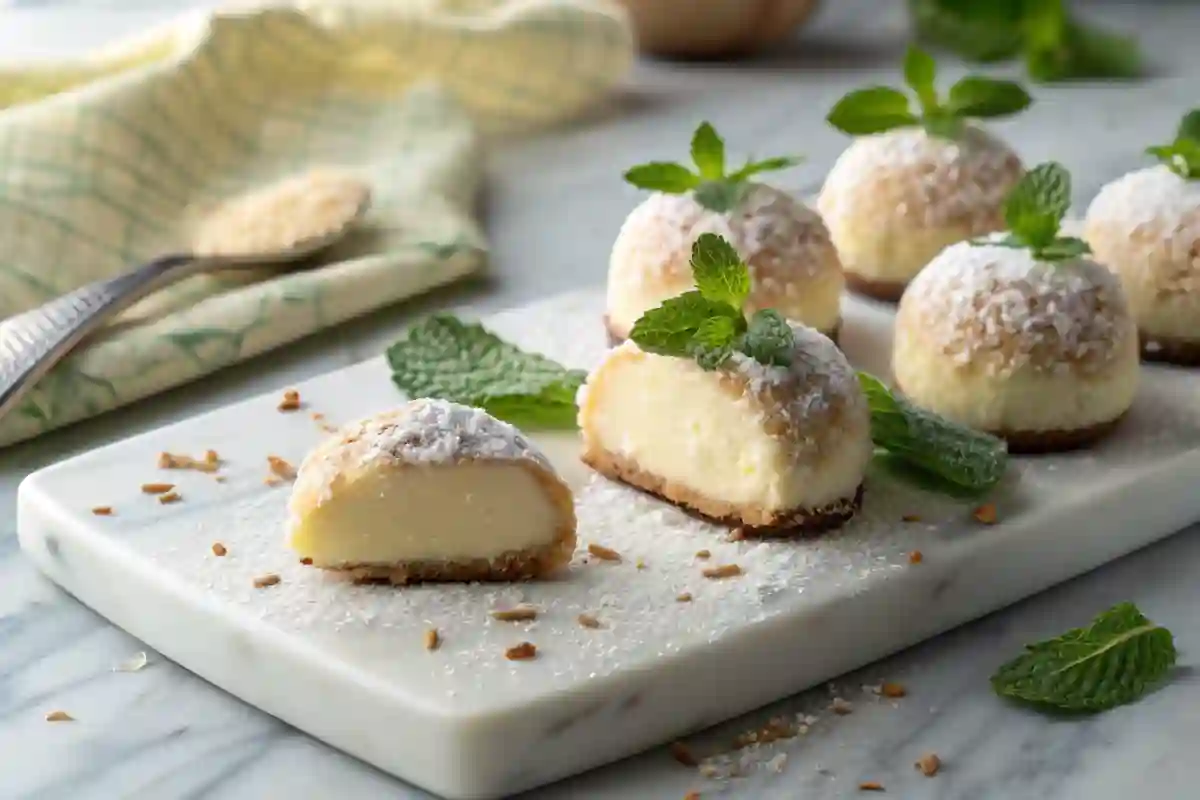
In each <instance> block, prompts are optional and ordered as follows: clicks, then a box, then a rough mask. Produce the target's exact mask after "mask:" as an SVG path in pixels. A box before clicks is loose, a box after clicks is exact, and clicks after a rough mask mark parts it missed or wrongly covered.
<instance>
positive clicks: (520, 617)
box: [490, 603, 538, 622]
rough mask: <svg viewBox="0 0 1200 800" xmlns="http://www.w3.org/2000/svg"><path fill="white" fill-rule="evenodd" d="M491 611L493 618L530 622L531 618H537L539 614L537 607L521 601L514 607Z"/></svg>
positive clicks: (502, 620)
mask: <svg viewBox="0 0 1200 800" xmlns="http://www.w3.org/2000/svg"><path fill="white" fill-rule="evenodd" d="M490 613H491V616H492V619H496V620H500V621H501V622H528V621H529V620H531V619H537V616H538V610H537V608H536V607H534V606H531V605H529V604H527V603H521V604H519V605H515V606H513V607H512V608H499V609H494V610H492V611H491V612H490Z"/></svg>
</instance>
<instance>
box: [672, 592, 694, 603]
mask: <svg viewBox="0 0 1200 800" xmlns="http://www.w3.org/2000/svg"><path fill="white" fill-rule="evenodd" d="M675 602H676V603H690V602H692V593H691V592H680V593H679V594H677V595H675Z"/></svg>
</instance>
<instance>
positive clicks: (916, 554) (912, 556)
mask: <svg viewBox="0 0 1200 800" xmlns="http://www.w3.org/2000/svg"><path fill="white" fill-rule="evenodd" d="M924 560H925V554H924V553H922V552H921V551H920V550H913V551H912V552H911V553H909V554H908V563H910V564H920V563H921V562H922V561H924Z"/></svg>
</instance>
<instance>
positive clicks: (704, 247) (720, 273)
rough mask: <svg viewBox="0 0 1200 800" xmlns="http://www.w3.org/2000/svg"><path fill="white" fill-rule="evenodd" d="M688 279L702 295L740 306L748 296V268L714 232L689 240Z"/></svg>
mask: <svg viewBox="0 0 1200 800" xmlns="http://www.w3.org/2000/svg"><path fill="white" fill-rule="evenodd" d="M692 279H693V280H694V281H695V282H696V288H697V289H699V290H700V294H702V295H704V297H705V299H707V300H711V301H713V302H714V303H725V304H727V305H731V306H733V307H734V308H738V309H740V308H741V307H742V304H743V303H745V302H746V298H747V297H749V296H750V270H748V269H747V268H746V265H745V264H743V263H742V258H741V256H739V255H738V251H737V250H735V249H734V247H733V245H731V244H730V243H729V242H727V241H725V239H723V238H721V237H720V236H717V235H716V234H714V233H702V234H700V236H699V237H698V238H697V239H696V241H695V242H693V243H692Z"/></svg>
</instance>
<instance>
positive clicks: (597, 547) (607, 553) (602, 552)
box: [587, 542, 621, 561]
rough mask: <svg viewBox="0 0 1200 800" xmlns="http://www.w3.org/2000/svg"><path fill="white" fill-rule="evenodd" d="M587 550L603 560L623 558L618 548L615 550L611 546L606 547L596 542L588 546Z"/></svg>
mask: <svg viewBox="0 0 1200 800" xmlns="http://www.w3.org/2000/svg"><path fill="white" fill-rule="evenodd" d="M587 551H588V554H589V555H593V556H595V557H596V558H598V559H600V560H601V561H620V560H621V554H620V553H618V552H617V551H616V550H613V549H612V548H611V547H605V546H604V545H602V544H596V543H595V542H593V543H591V544H589V545H588V546H587Z"/></svg>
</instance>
